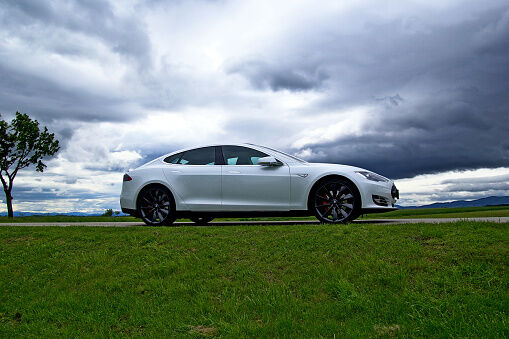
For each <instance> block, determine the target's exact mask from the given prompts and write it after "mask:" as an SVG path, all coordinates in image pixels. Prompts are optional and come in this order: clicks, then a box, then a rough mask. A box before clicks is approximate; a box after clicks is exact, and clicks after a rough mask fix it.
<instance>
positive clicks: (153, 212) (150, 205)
mask: <svg viewBox="0 0 509 339" xmlns="http://www.w3.org/2000/svg"><path fill="white" fill-rule="evenodd" d="M170 194H171V193H170V191H168V189H167V188H165V187H163V186H150V187H148V188H146V189H144V190H143V191H142V192H141V194H140V198H139V201H138V205H139V212H140V216H141V219H142V220H143V222H144V223H145V224H147V225H149V226H162V225H171V224H172V223H173V222H174V221H175V216H174V211H173V208H172V200H171V199H172V198H171V195H170Z"/></svg>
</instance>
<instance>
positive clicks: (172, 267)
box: [0, 221, 509, 338]
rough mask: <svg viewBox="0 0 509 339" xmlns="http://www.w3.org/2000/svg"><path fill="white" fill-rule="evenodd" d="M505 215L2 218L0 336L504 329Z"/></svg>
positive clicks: (507, 301) (476, 332) (508, 241)
mask: <svg viewBox="0 0 509 339" xmlns="http://www.w3.org/2000/svg"><path fill="white" fill-rule="evenodd" d="M508 231H509V225H508V224H498V223H489V222H469V221H462V222H456V223H442V224H399V225H380V224H350V225H326V226H323V225H298V226H292V225H290V226H288V225H287V226H277V225H276V226H260V227H249V226H232V227H219V226H210V227H164V228H160V227H133V228H102V227H66V228H61V227H44V228H41V227H14V226H5V227H0V244H1V245H0V291H1V292H2V293H0V301H1V302H0V337H2V338H10V337H54V336H58V337H60V336H61V337H79V336H86V337H88V336H91V337H116V336H137V337H138V336H140V337H141V336H147V337H184V336H191V337H199V336H224V337H234V338H236V337H306V338H315V337H328V338H332V337H334V336H335V337H337V338H341V337H392V336H397V337H399V336H402V337H494V338H495V337H500V338H503V337H507V336H509V330H508V328H509V327H508V322H507V319H508V316H509V314H508V310H509V307H508V305H509V296H508V294H507V286H508V284H509V277H508V275H507V272H508V269H509V267H508V263H509V253H508V251H509V232H508Z"/></svg>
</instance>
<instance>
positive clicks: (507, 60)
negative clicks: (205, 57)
mask: <svg viewBox="0 0 509 339" xmlns="http://www.w3.org/2000/svg"><path fill="white" fill-rule="evenodd" d="M493 4H494V2H492V3H491V6H488V7H489V8H487V9H486V10H484V9H483V10H480V11H478V12H476V13H475V15H473V16H469V15H465V16H464V19H462V20H458V19H457V18H456V20H450V22H447V21H446V23H442V24H435V23H434V21H433V20H431V19H429V22H426V21H423V20H420V19H416V18H400V19H395V20H386V21H385V22H384V21H383V20H381V21H380V22H369V23H366V24H365V25H364V27H363V29H362V30H360V31H359V32H355V33H351V34H342V33H341V32H340V30H338V31H337V32H331V31H330V30H331V28H330V27H327V26H325V27H322V28H321V30H322V31H323V32H324V34H321V35H320V34H319V33H320V29H318V31H314V32H313V34H315V35H317V39H314V40H313V39H308V40H305V39H304V40H302V41H304V42H305V43H304V44H302V41H299V40H298V39H297V40H296V42H293V43H289V46H288V45H285V49H284V50H281V51H277V52H275V53H274V54H273V55H272V56H270V58H271V60H270V61H268V62H269V64H270V65H271V67H270V71H265V69H266V68H260V67H259V66H257V67H254V68H253V69H254V70H252V69H251V68H250V67H251V66H249V67H240V68H239V67H238V66H235V67H237V68H235V67H233V66H232V67H233V69H234V70H237V71H236V72H238V73H240V74H242V75H243V76H245V77H246V78H247V79H248V80H249V81H250V82H251V83H252V84H253V86H254V87H255V88H263V87H264V86H263V85H264V84H267V86H268V87H270V88H271V89H272V90H278V89H281V88H285V89H288V90H297V91H299V90H305V89H313V90H317V91H318V92H320V91H322V92H323V93H325V94H326V95H325V96H324V97H325V99H323V100H322V101H321V102H318V103H315V104H314V105H313V106H312V107H311V108H309V109H308V110H307V111H306V112H304V113H303V114H308V115H316V114H320V111H323V112H327V113H330V112H331V111H335V110H336V111H338V112H339V113H338V119H337V120H334V119H333V121H331V122H332V123H337V122H340V121H341V119H342V117H343V116H344V114H345V112H348V111H349V110H350V109H351V110H352V111H354V110H353V109H354V108H356V107H359V106H369V107H370V109H369V110H370V118H369V119H368V121H366V122H365V124H364V126H363V129H362V130H361V131H360V132H359V133H356V134H354V135H339V136H338V137H337V138H336V139H335V140H332V141H327V142H317V143H313V142H309V143H308V144H307V145H303V146H302V148H301V149H306V148H308V149H310V150H311V151H312V152H313V154H315V155H314V156H312V157H311V158H310V159H309V160H312V161H328V162H338V163H346V164H352V165H357V166H360V167H366V168H369V169H372V170H375V171H379V172H381V173H382V174H384V175H386V176H390V177H394V178H404V177H411V176H414V175H418V174H423V173H435V172H441V171H447V170H461V169H475V168H481V167H503V166H509V138H508V135H509V134H508V131H509V44H508V43H507V41H509V5H507V3H505V2H499V4H498V5H497V4H496V3H495V5H493ZM450 11H451V12H450V13H440V15H441V16H443V17H445V18H446V17H448V16H452V15H459V16H460V17H461V15H460V14H461V13H462V12H461V11H462V8H460V7H453V8H452V9H451V10H450ZM453 11H454V12H453ZM424 20H425V19H424ZM436 21H437V22H440V20H436ZM327 30H329V31H327ZM332 31H333V30H332ZM296 33H298V32H296ZM325 33H328V34H325ZM306 41H311V42H306ZM297 56H298V57H297ZM251 64H254V65H257V64H256V63H253V61H252V60H250V61H249V62H248V63H247V65H251ZM261 64H262V65H263V63H261ZM260 69H261V70H260ZM316 69H320V72H321V73H320V74H327V77H325V78H323V79H324V80H323V82H320V81H317V80H315V79H318V78H313V76H312V75H314V74H317V73H316V72H311V73H309V70H316ZM284 72H288V74H289V76H290V77H291V75H292V74H303V75H305V76H306V79H312V81H310V82H309V83H306V82H303V83H302V84H299V82H298V81H297V82H295V85H293V86H290V85H289V86H280V87H278V86H273V85H270V84H271V83H272V82H273V79H274V74H280V73H284ZM316 84H319V86H316V87H315V85H316ZM321 88H323V90H322V89H321ZM352 114H353V113H352ZM324 127H326V126H324ZM301 149H294V150H293V151H295V152H298V151H300V150H301ZM316 154H319V155H322V156H318V155H316ZM323 155H324V156H323Z"/></svg>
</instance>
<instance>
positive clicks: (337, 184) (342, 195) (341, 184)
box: [310, 178, 361, 224]
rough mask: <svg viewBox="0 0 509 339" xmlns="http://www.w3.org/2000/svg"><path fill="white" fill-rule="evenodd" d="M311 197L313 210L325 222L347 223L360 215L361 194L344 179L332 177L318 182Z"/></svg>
mask: <svg viewBox="0 0 509 339" xmlns="http://www.w3.org/2000/svg"><path fill="white" fill-rule="evenodd" d="M310 198H311V199H310V202H311V206H310V208H311V209H312V212H313V213H314V215H315V216H316V218H317V219H318V220H320V221H321V222H323V223H328V224H341V223H347V222H349V221H352V220H354V219H355V218H357V217H358V216H359V215H360V210H361V199H360V195H359V193H358V191H357V190H356V189H355V188H354V186H353V184H352V183H350V182H348V181H346V180H344V179H339V178H331V179H327V180H325V181H323V182H321V183H318V185H317V186H316V187H315V188H313V190H312V191H311V197H310Z"/></svg>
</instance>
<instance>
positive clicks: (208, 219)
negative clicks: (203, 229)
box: [189, 217, 214, 225]
mask: <svg viewBox="0 0 509 339" xmlns="http://www.w3.org/2000/svg"><path fill="white" fill-rule="evenodd" d="M189 219H190V220H191V221H192V222H194V223H196V224H197V225H206V224H208V223H209V222H211V221H212V220H213V219H214V218H211V217H191V218H189Z"/></svg>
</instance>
